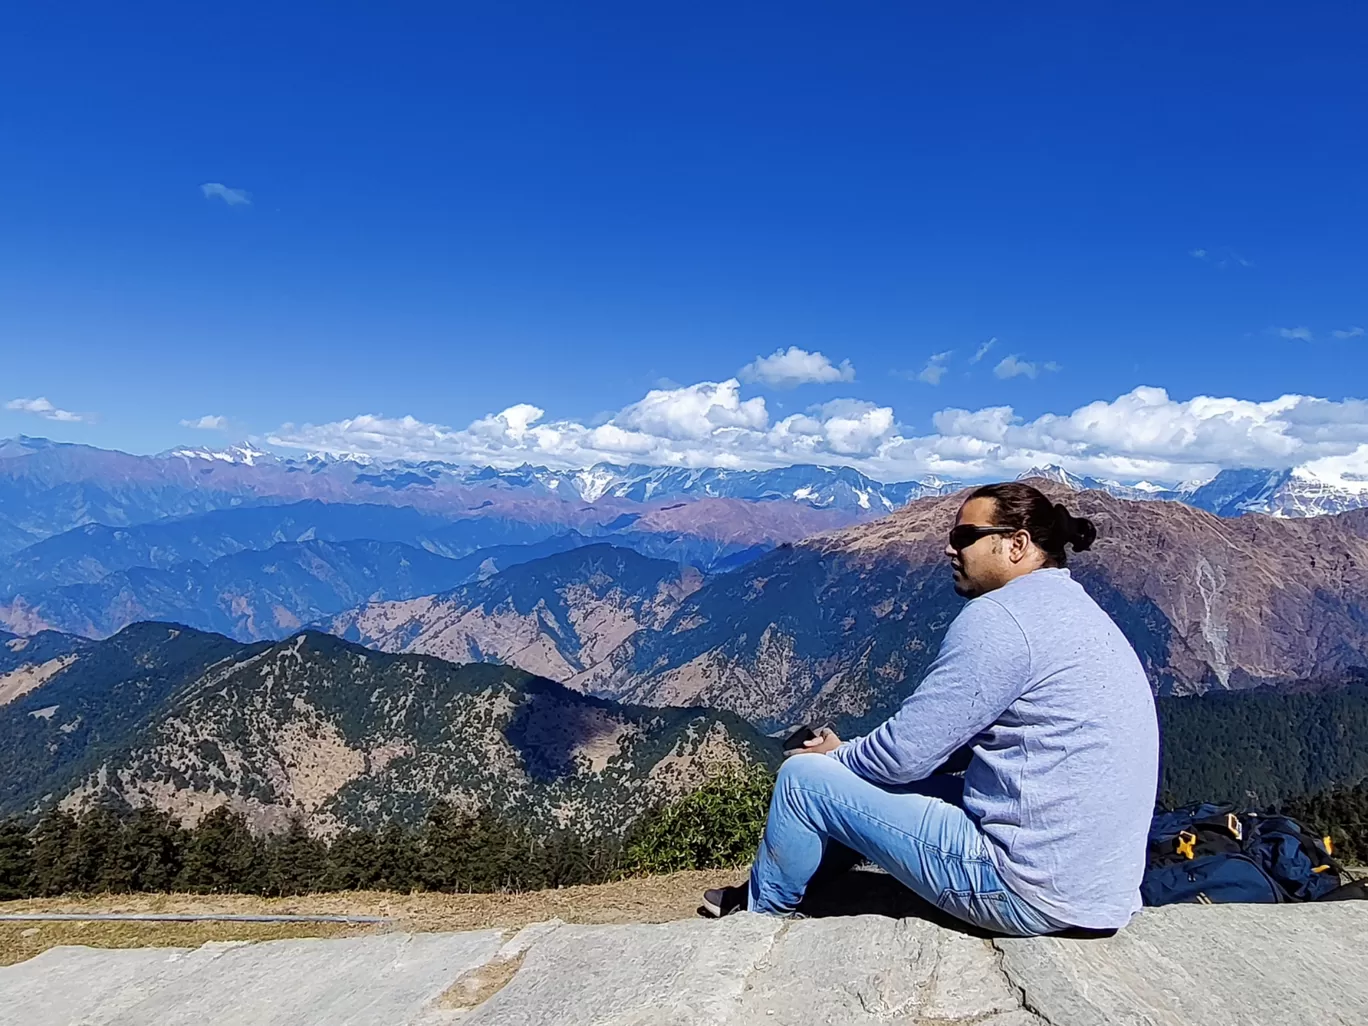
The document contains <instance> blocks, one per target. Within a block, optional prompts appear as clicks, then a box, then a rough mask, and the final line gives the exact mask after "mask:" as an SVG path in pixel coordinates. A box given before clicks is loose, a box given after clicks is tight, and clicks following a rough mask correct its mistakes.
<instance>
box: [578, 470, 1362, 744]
mask: <svg viewBox="0 0 1368 1026" xmlns="http://www.w3.org/2000/svg"><path fill="white" fill-rule="evenodd" d="M1036 483H1037V484H1040V485H1042V487H1044V488H1045V489H1046V490H1047V491H1049V492H1050V493H1051V494H1052V495H1054V496H1055V497H1056V498H1058V499H1060V500H1062V501H1065V502H1067V503H1068V504H1069V505H1070V507H1071V508H1072V509H1073V510H1074V511H1075V512H1076V513H1078V514H1080V515H1084V516H1088V517H1091V518H1092V519H1093V520H1094V521H1095V522H1096V524H1097V527H1098V533H1099V540H1098V542H1097V544H1096V545H1095V546H1094V548H1093V550H1092V551H1090V552H1087V553H1084V554H1081V555H1079V556H1077V557H1075V558H1074V559H1073V561H1072V569H1073V572H1074V574H1075V576H1076V577H1077V578H1078V579H1079V580H1080V581H1081V582H1082V583H1083V585H1084V586H1085V587H1086V588H1087V589H1088V590H1089V591H1090V592H1091V593H1092V595H1093V596H1094V597H1095V598H1096V599H1097V600H1098V602H1099V603H1100V604H1101V605H1102V606H1103V607H1104V608H1105V609H1106V610H1107V611H1108V612H1109V613H1110V614H1111V615H1112V616H1113V618H1115V619H1116V621H1117V622H1118V624H1120V626H1121V627H1122V629H1123V630H1124V631H1125V632H1126V634H1127V636H1128V637H1129V638H1130V639H1131V642H1132V643H1133V644H1134V645H1135V647H1136V649H1137V651H1138V652H1139V654H1140V657H1141V659H1142V661H1143V662H1144V664H1145V667H1146V670H1147V671H1148V673H1149V675H1150V678H1151V680H1152V681H1153V683H1154V686H1155V689H1156V690H1157V691H1158V692H1160V693H1167V694H1184V693H1195V692H1202V691H1208V690H1213V689H1235V688H1246V687H1252V686H1256V685H1264V684H1271V685H1285V684H1290V683H1293V682H1299V681H1305V680H1307V679H1336V678H1338V677H1341V676H1343V675H1344V674H1346V673H1348V672H1349V671H1352V670H1353V669H1355V668H1361V667H1364V666H1368V533H1366V532H1365V530H1364V523H1363V520H1362V518H1361V517H1359V516H1358V515H1357V514H1346V515H1344V516H1338V517H1334V516H1331V517H1319V518H1316V519H1305V520H1277V519H1273V518H1269V517H1262V516H1245V517H1239V518H1235V519H1221V518H1218V517H1216V516H1213V515H1211V514H1208V513H1205V512H1202V511H1200V510H1196V509H1192V508H1190V507H1188V506H1184V505H1181V504H1179V503H1172V502H1135V501H1128V500H1124V499H1117V498H1113V497H1112V496H1110V495H1107V494H1106V493H1103V492H1097V491H1088V492H1077V493H1074V492H1069V491H1068V490H1066V489H1063V488H1060V487H1058V486H1055V485H1052V484H1048V483H1045V482H1036ZM963 498H964V493H961V494H959V495H955V496H949V497H946V498H936V499H925V500H921V501H918V502H914V503H912V504H911V505H910V506H908V507H907V508H905V509H902V510H899V511H897V512H895V513H893V514H891V515H889V516H887V517H884V518H883V519H881V520H878V521H875V522H873V523H869V524H864V525H861V526H858V527H854V528H850V529H848V530H845V531H841V532H839V533H835V534H830V535H825V536H821V537H817V538H813V539H809V540H808V541H806V542H803V543H801V544H798V545H795V546H793V547H791V548H788V547H785V548H781V549H780V550H777V551H775V552H774V553H771V554H769V555H767V556H765V557H764V558H762V559H760V560H757V561H756V562H754V563H752V564H749V565H748V566H746V567H743V568H741V569H740V570H737V571H735V572H733V573H730V574H726V575H724V576H722V577H718V578H715V579H713V580H711V581H709V582H708V583H707V584H706V585H705V586H704V587H703V588H701V589H700V590H699V591H697V592H695V593H694V594H693V595H691V596H689V597H688V598H687V599H686V600H685V601H684V603H683V604H682V605H681V606H680V609H679V611H678V612H676V613H675V614H674V616H673V617H672V618H671V620H670V622H669V623H667V624H665V625H664V627H662V628H661V629H660V630H659V631H655V632H651V633H649V634H648V633H646V632H643V633H642V634H639V635H636V636H635V637H634V638H632V639H629V640H628V641H627V642H626V643H625V645H626V646H628V647H630V648H631V652H630V655H627V654H626V653H623V652H619V653H615V655H614V657H613V659H612V662H613V663H614V664H615V666H616V670H615V672H614V674H613V676H612V677H611V679H605V680H601V681H600V682H598V685H597V691H598V693H600V694H605V695H611V696H614V697H617V698H621V699H628V700H632V701H650V702H654V703H670V704H679V705H689V704H708V705H715V706H718V707H720V708H729V709H733V710H735V711H737V712H739V713H741V714H742V715H744V716H747V717H748V718H750V719H751V720H752V721H754V722H757V723H760V724H764V725H767V726H771V727H773V726H778V725H784V724H788V723H793V722H797V721H801V720H809V719H823V718H832V719H836V720H840V721H845V722H850V721H856V722H867V721H869V720H871V719H875V718H879V717H882V716H883V715H886V714H887V712H888V711H890V710H891V709H892V708H893V707H894V705H896V703H897V701H899V700H900V699H901V698H902V697H903V696H904V695H906V694H907V693H908V691H909V690H910V689H911V688H912V687H914V686H915V684H916V681H917V680H918V679H919V678H920V676H921V674H922V673H923V672H924V670H925V668H926V666H927V665H928V664H929V662H930V660H931V659H932V658H933V657H934V654H935V652H936V650H937V648H938V646H939V643H940V639H941V636H942V635H943V634H944V630H945V627H946V626H947V625H948V623H949V621H950V620H951V619H952V618H953V617H954V616H955V614H956V613H957V611H958V609H959V608H960V605H961V604H962V600H960V599H959V598H958V597H957V596H956V595H955V594H954V592H953V589H952V588H951V586H950V580H949V573H948V569H947V567H946V564H945V557H944V554H943V551H942V550H943V546H944V538H945V536H946V532H947V530H948V528H949V526H950V524H951V523H952V521H953V518H954V515H955V512H956V510H957V509H958V508H959V505H960V503H961V502H962V501H963Z"/></svg>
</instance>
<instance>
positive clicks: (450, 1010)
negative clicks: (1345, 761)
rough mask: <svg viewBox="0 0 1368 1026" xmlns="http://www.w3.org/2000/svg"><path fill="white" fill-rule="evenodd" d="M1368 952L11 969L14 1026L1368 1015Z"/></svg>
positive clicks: (580, 934)
mask: <svg viewBox="0 0 1368 1026" xmlns="http://www.w3.org/2000/svg"><path fill="white" fill-rule="evenodd" d="M1365 947H1368V903H1358V902H1347V903H1343V904H1332V905H1319V906H1316V905H1283V906H1259V905H1243V906H1229V905H1228V906H1179V907H1173V908H1167V909H1162V910H1146V911H1145V912H1143V913H1141V914H1140V915H1139V916H1137V917H1136V919H1135V921H1134V922H1133V923H1132V924H1131V925H1130V926H1129V927H1128V928H1127V929H1126V930H1123V931H1122V932H1121V933H1119V934H1118V935H1117V936H1115V937H1111V938H1107V939H1104V940H1069V939H1056V938H1043V939H1031V940H1018V939H998V940H991V941H990V940H984V939H981V938H978V937H973V936H969V935H967V934H965V933H961V932H959V931H956V930H948V929H946V928H944V927H943V926H939V925H935V924H933V923H930V922H926V921H923V920H919V919H889V918H884V917H879V916H852V917H848V918H831V919H803V920H792V921H784V920H777V919H768V918H764V917H760V916H753V915H749V914H742V915H737V916H731V917H728V918H727V919H724V920H722V921H721V922H710V921H702V920H690V921H684V922H677V923H665V924H658V925H636V926H576V925H569V924H565V923H560V922H557V921H552V922H549V923H538V924H535V925H533V926H529V927H527V928H525V929H523V930H521V931H518V932H517V933H516V934H514V935H511V936H510V935H508V934H503V933H499V932H495V931H484V932H480V933H467V934H415V935H409V934H402V933H394V934H380V935H374V936H369V937H355V938H349V939H345V940H297V941H271V942H266V943H261V944H209V945H205V946H204V947H202V948H198V949H195V950H193V951H187V950H184V949H168V948H154V949H140V950H132V951H107V950H100V949H94V948H70V947H68V948H54V949H53V950H51V951H48V952H45V953H43V954H42V955H39V956H38V957H36V958H33V959H31V960H29V961H28V962H24V963H20V964H19V965H14V966H8V967H5V968H0V1026H189V1024H195V1026H361V1024H367V1026H369V1024H375V1026H449V1024H453V1023H460V1024H461V1026H543V1024H557V1026H559V1024H562V1023H564V1024H579V1023H585V1024H593V1026H647V1024H650V1026H695V1024H698V1026H702V1024H709V1026H739V1024H753V1023H766V1024H775V1026H782V1024H799V1023H801V1024H803V1026H814V1024H833V1026H847V1024H851V1026H853V1024H861V1026H863V1024H870V1026H873V1024H876V1023H878V1024H886V1023H906V1024H916V1026H970V1024H973V1026H1179V1024H1183V1026H1187V1024H1195V1023H1200V1024H1201V1026H1236V1024H1239V1026H1285V1024H1286V1026H1291V1024H1297V1026H1301V1024H1303V1023H1316V1024H1317V1026H1325V1024H1346V1026H1347V1024H1354V1026H1362V1024H1365V1023H1368V973H1364V972H1363V971H1362V952H1363V951H1364V950H1365Z"/></svg>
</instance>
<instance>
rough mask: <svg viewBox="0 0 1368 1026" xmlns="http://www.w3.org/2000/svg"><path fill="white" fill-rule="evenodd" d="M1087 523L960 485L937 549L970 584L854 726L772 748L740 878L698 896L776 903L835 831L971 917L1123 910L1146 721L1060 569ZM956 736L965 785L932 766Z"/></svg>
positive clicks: (1136, 854) (1016, 922) (1141, 797)
mask: <svg viewBox="0 0 1368 1026" xmlns="http://www.w3.org/2000/svg"><path fill="white" fill-rule="evenodd" d="M1096 536H1097V532H1096V530H1095V529H1094V527H1093V525H1092V523H1091V521H1088V520H1085V519H1081V518H1076V517H1073V516H1071V515H1070V514H1069V512H1068V511H1067V510H1066V509H1065V508H1064V507H1063V506H1062V505H1056V504H1053V503H1051V502H1050V500H1049V499H1048V498H1047V497H1046V496H1045V495H1044V494H1042V493H1041V492H1040V491H1038V490H1037V489H1035V488H1032V487H1031V486H1029V485H1026V484H1021V483H1019V482H1017V483H1011V484H996V485H987V486H985V487H983V488H979V489H977V490H976V491H974V492H973V493H972V494H971V495H970V497H969V498H968V500H967V501H966V502H965V503H964V505H963V506H962V507H961V508H960V511H959V516H958V517H957V519H956V521H955V526H954V529H953V530H952V531H951V532H950V539H949V544H948V545H947V546H946V549H945V554H946V556H947V557H948V558H949V560H950V566H951V569H952V571H953V574H954V582H955V590H956V591H957V592H959V594H960V595H963V596H964V597H966V598H968V599H969V600H970V601H969V602H968V604H966V605H965V607H964V608H963V609H962V610H961V611H960V614H959V616H957V617H956V618H955V620H954V622H953V623H952V624H951V625H950V627H949V629H948V630H947V631H946V634H945V640H944V641H943V642H942V644H941V649H940V653H939V655H938V656H937V658H936V661H935V662H934V663H933V664H932V666H931V668H930V670H929V671H928V672H927V674H926V676H925V678H923V680H922V682H921V685H920V686H919V687H918V688H917V689H916V690H915V691H914V692H913V693H912V694H911V695H910V696H909V697H908V698H907V699H906V701H904V702H903V704H902V707H901V708H900V709H899V710H898V711H897V712H896V713H895V714H894V715H893V716H892V717H891V718H889V719H888V720H887V721H885V722H884V723H883V724H881V725H880V726H879V727H878V728H876V729H875V730H874V731H872V732H871V733H869V734H867V735H865V736H864V737H861V738H856V739H855V740H852V741H844V742H843V741H841V740H840V739H839V738H838V737H837V736H836V735H835V733H834V732H833V731H831V730H828V729H823V730H821V731H820V732H819V733H818V735H817V736H816V737H814V738H812V739H810V740H809V741H808V742H807V745H806V748H804V749H800V750H799V751H798V752H797V753H796V754H794V755H793V756H792V757H790V758H789V759H787V761H786V762H785V763H784V765H783V767H782V768H781V769H780V771H779V779H778V781H777V782H776V784H775V790H774V799H773V801H772V802H771V804H770V808H769V817H768V820H767V821H766V824H765V834H764V839H763V841H762V842H761V844H760V850H759V851H758V852H757V854H756V857H755V862H754V864H753V866H752V869H751V875H750V881H749V883H748V884H742V885H741V886H739V887H723V888H718V889H715V890H711V891H708V892H707V894H706V895H705V896H704V907H705V908H706V909H707V910H708V911H709V912H710V913H711V914H712V915H717V916H721V915H726V914H728V913H730V912H735V911H741V910H742V909H749V910H750V911H752V912H762V913H769V914H773V915H787V914H791V913H793V912H794V911H795V910H796V909H797V908H798V904H799V902H800V901H801V900H802V898H803V893H804V890H805V889H806V887H807V885H808V882H809V881H810V880H811V879H812V877H813V875H814V873H816V871H817V869H818V866H819V864H820V863H821V862H822V858H823V855H824V853H825V852H826V851H827V847H828V845H829V843H830V842H833V841H835V842H838V843H839V844H841V845H844V846H845V847H846V848H848V849H850V850H851V851H853V852H857V853H859V854H860V855H863V856H864V857H865V858H867V859H869V860H870V861H871V862H873V863H875V864H876V865H878V866H881V867H882V868H883V869H885V870H887V871H888V872H889V873H890V874H891V875H892V876H894V877H896V878H897V879H898V880H900V881H901V882H902V883H903V884H905V885H906V886H907V887H909V888H911V889H912V890H913V891H915V892H916V893H917V894H918V895H920V896H921V897H922V898H924V899H926V900H927V901H930V902H932V903H934V904H935V905H936V907H937V908H939V909H941V910H943V911H945V912H948V913H950V914H952V915H954V916H956V917H958V918H959V919H962V920H966V921H968V922H970V923H973V924H974V925H975V926H978V927H980V928H983V929H986V930H991V931H994V932H997V933H1004V934H1012V935H1017V936H1031V935H1038V934H1046V933H1054V932H1058V931H1061V930H1066V929H1071V928H1083V929H1087V930H1114V929H1116V928H1119V927H1121V926H1124V925H1125V924H1126V922H1127V921H1128V920H1129V919H1130V917H1131V915H1132V914H1133V913H1134V912H1135V911H1136V910H1137V909H1138V908H1139V907H1140V893H1139V885H1140V878H1141V876H1142V874H1143V872H1144V868H1145V847H1146V845H1145V841H1146V834H1147V831H1148V827H1149V822H1150V815H1151V813H1152V811H1153V807H1154V798H1155V790H1156V786H1157V777H1158V759H1159V755H1158V749H1159V741H1158V727H1157V724H1156V721H1155V713H1154V700H1153V697H1152V696H1151V694H1150V689H1149V683H1148V681H1147V680H1146V678H1145V672H1144V670H1143V669H1142V668H1141V666H1140V661H1139V659H1137V658H1136V655H1135V651H1134V650H1133V649H1132V648H1131V646H1130V643H1129V642H1128V641H1127V640H1126V639H1125V637H1124V636H1123V635H1122V633H1121V631H1120V630H1119V629H1118V628H1117V626H1116V624H1115V623H1113V622H1112V620H1111V618H1110V617H1109V616H1108V615H1107V614H1106V613H1105V612H1103V611H1102V609H1101V608H1100V607H1099V606H1098V605H1097V603H1095V602H1094V601H1093V600H1092V599H1091V598H1090V597H1089V596H1088V594H1087V593H1086V592H1085V591H1084V590H1083V588H1082V587H1081V586H1080V585H1079V584H1078V583H1077V582H1076V581H1074V580H1073V578H1072V577H1071V576H1070V574H1069V571H1068V570H1067V569H1065V563H1066V555H1065V546H1066V545H1072V546H1073V548H1074V549H1075V550H1076V551H1082V550H1084V549H1086V548H1088V547H1089V546H1090V545H1091V544H1092V543H1093V540H1094V539H1095V538H1096ZM966 745H967V746H969V748H970V749H971V750H972V752H973V759H972V761H971V762H970V763H969V766H968V769H967V770H966V771H965V775H964V778H963V781H962V782H961V781H960V780H959V778H957V777H950V776H944V775H942V776H937V777H934V778H933V777H932V774H933V773H934V772H935V771H936V770H937V768H939V767H940V766H941V765H942V764H943V763H945V761H946V759H947V758H948V757H949V756H950V755H951V754H952V753H954V752H956V751H957V750H958V749H960V748H962V747H963V746H966ZM928 778H930V779H928ZM946 784H950V785H952V787H951V788H950V789H949V790H947V788H946V787H945V785H946ZM961 785H962V786H961ZM937 795H939V797H937Z"/></svg>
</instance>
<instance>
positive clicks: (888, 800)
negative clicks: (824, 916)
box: [749, 754, 1068, 937]
mask: <svg viewBox="0 0 1368 1026" xmlns="http://www.w3.org/2000/svg"><path fill="white" fill-rule="evenodd" d="M963 785H964V782H963V780H961V779H960V778H958V777H949V776H944V777H932V778H930V779H929V780H923V781H919V782H917V783H916V784H911V785H908V786H907V787H883V786H880V785H879V784H873V783H870V782H869V781H868V780H865V779H864V778H863V777H860V776H858V775H857V774H855V773H854V772H852V771H851V770H849V769H847V768H846V767H845V766H844V765H843V764H842V763H840V762H837V761H836V760H835V759H833V758H830V757H829V756H825V755H816V754H808V755H794V756H790V757H789V758H788V759H787V760H785V762H784V765H783V767H782V768H781V769H780V770H779V779H778V781H776V783H775V785H774V798H773V800H772V801H771V802H770V809H769V818H768V820H767V821H766V823H765V836H764V840H762V841H761V843H760V850H759V852H757V853H756V857H755V863H754V865H753V866H752V867H751V877H750V905H749V908H750V910H751V911H752V912H764V913H769V914H771V915H786V914H789V913H791V912H793V911H794V909H796V908H797V907H798V903H799V901H801V900H802V898H803V892H804V890H805V889H806V887H807V885H808V881H809V880H811V879H812V877H813V875H814V874H815V873H816V872H817V868H818V866H819V865H820V864H821V862H822V856H823V855H824V854H825V853H826V850H827V845H828V842H830V841H836V842H839V843H840V844H843V845H845V846H846V847H847V848H849V849H851V850H852V851H855V852H858V853H859V854H861V855H863V856H864V857H865V858H867V859H869V860H870V861H871V862H873V863H874V864H875V865H878V866H881V867H882V868H883V869H885V870H887V871H888V872H889V873H890V874H891V875H892V876H894V877H895V878H897V879H898V880H899V881H900V882H901V883H903V884H904V885H905V886H906V887H908V888H910V889H911V890H912V891H914V892H915V893H916V894H918V895H919V896H920V897H922V898H924V899H925V900H926V901H929V902H931V903H932V904H933V905H935V906H936V907H937V908H939V909H941V910H942V911H945V912H948V913H950V914H951V915H953V916H955V917H957V918H959V919H963V920H965V921H966V922H969V923H973V924H974V925H975V926H978V927H981V928H982V929H985V930H992V931H993V932H995V933H1005V934H1011V935H1013V936H1019V937H1030V936H1036V935H1039V934H1044V933H1054V932H1056V931H1058V930H1063V929H1067V928H1068V924H1066V923H1061V922H1058V921H1057V920H1055V919H1052V918H1051V917H1049V916H1047V915H1045V914H1044V913H1043V912H1039V911H1037V910H1036V909H1034V908H1032V907H1031V906H1030V905H1028V904H1027V903H1026V902H1025V901H1023V900H1022V899H1021V898H1019V897H1017V896H1016V895H1015V894H1013V893H1012V891H1011V889H1010V888H1008V887H1007V885H1006V884H1005V883H1003V881H1002V877H1000V876H999V875H998V872H997V869H996V867H994V865H993V863H992V860H991V859H990V858H989V855H988V844H989V841H988V839H987V838H986V837H984V836H983V833H982V831H980V830H979V828H978V824H976V823H975V822H974V821H973V820H972V819H971V818H970V817H969V814H968V813H967V812H965V811H964V808H963V806H962V804H961V801H962V797H961V794H962V791H963Z"/></svg>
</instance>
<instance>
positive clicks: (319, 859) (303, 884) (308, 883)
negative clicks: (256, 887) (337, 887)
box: [265, 817, 328, 896]
mask: <svg viewBox="0 0 1368 1026" xmlns="http://www.w3.org/2000/svg"><path fill="white" fill-rule="evenodd" d="M327 869H328V846H327V845H326V844H324V843H323V842H322V841H320V840H319V839H318V838H316V837H314V836H313V835H312V834H310V833H309V830H308V828H307V827H306V826H305V825H304V821H303V820H302V819H301V818H299V817H295V818H293V819H291V820H290V825H289V826H288V827H287V828H286V829H285V831H284V832H283V833H281V834H277V835H276V836H275V837H272V838H271V839H270V840H269V841H268V842H267V844H266V881H265V887H266V893H267V894H273V895H282V896H283V895H288V894H312V893H314V892H316V891H319V890H322V889H323V887H324V884H325V883H326V875H327Z"/></svg>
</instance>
